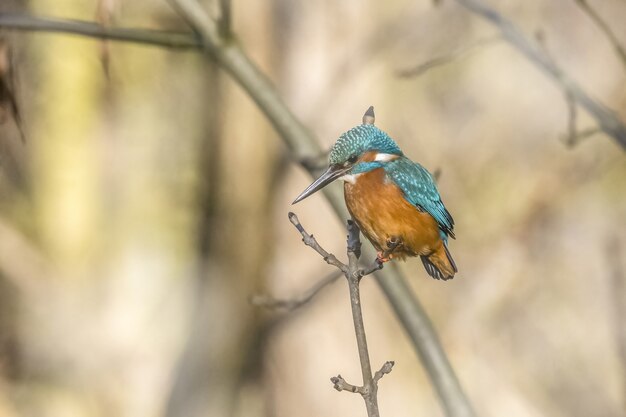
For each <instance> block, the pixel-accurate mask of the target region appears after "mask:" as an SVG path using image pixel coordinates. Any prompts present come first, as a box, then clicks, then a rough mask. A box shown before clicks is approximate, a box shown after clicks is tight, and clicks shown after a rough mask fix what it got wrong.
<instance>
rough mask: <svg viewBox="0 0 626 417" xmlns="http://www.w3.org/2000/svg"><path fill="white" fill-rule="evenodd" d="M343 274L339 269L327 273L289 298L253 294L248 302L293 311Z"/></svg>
mask: <svg viewBox="0 0 626 417" xmlns="http://www.w3.org/2000/svg"><path fill="white" fill-rule="evenodd" d="M342 276H343V272H341V270H339V271H335V272H333V273H332V274H329V275H328V276H326V277H325V278H323V279H322V280H320V281H318V282H316V283H315V284H313V286H311V288H309V289H308V290H306V291H304V292H303V293H302V294H301V295H299V296H298V297H295V298H291V299H278V298H273V297H272V296H269V295H265V294H258V295H254V296H253V297H252V298H251V300H250V302H251V303H252V304H253V305H255V306H259V307H265V308H271V309H285V310H287V311H293V310H295V309H297V308H299V307H302V306H303V305H305V304H306V303H308V302H309V301H311V300H312V299H313V298H314V297H315V296H316V295H317V294H319V293H320V292H321V291H322V290H323V289H324V288H326V287H328V286H329V285H330V284H332V283H334V282H336V281H337V280H338V279H339V278H341V277H342Z"/></svg>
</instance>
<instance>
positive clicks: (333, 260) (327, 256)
mask: <svg viewBox="0 0 626 417" xmlns="http://www.w3.org/2000/svg"><path fill="white" fill-rule="evenodd" d="M289 221H290V222H291V224H293V225H294V226H295V227H296V229H298V232H300V234H301V235H302V241H303V242H304V244H305V245H307V246H309V247H310V248H312V249H313V250H314V251H315V252H317V253H319V254H320V255H322V258H324V261H325V262H326V263H327V264H328V265H332V266H334V267H337V269H339V270H340V271H341V272H343V273H344V274H347V273H349V272H350V271H349V269H348V266H347V265H346V264H344V263H343V262H341V261H340V260H339V259H337V257H336V256H335V255H333V254H332V253H328V252H326V250H324V248H322V247H321V246H320V245H319V243H317V240H316V239H315V237H313V235H310V234H308V233H307V232H306V230H304V227H302V225H301V224H300V221H299V220H298V216H296V215H295V214H294V213H289Z"/></svg>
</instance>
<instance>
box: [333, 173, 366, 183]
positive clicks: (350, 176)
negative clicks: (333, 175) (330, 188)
mask: <svg viewBox="0 0 626 417" xmlns="http://www.w3.org/2000/svg"><path fill="white" fill-rule="evenodd" d="M359 175H362V173H360V174H347V175H344V176H343V177H339V179H340V180H342V181H345V182H349V183H350V184H356V179H357V178H358V177H359Z"/></svg>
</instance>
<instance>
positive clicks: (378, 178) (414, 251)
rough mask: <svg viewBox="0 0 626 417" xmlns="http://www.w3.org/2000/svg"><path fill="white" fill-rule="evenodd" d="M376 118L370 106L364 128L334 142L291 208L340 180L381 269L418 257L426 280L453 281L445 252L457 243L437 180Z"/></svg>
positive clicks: (450, 262) (451, 263)
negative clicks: (325, 162)
mask: <svg viewBox="0 0 626 417" xmlns="http://www.w3.org/2000/svg"><path fill="white" fill-rule="evenodd" d="M374 119H375V118H374V108H373V107H370V108H369V109H368V110H367V111H366V112H365V115H364V116H363V124H361V125H359V126H356V127H354V128H352V129H350V130H348V131H347V132H345V133H343V134H342V135H341V136H340V137H339V139H337V142H335V144H334V145H333V147H332V148H331V150H330V155H329V166H328V169H327V170H326V171H324V173H323V174H322V175H321V176H320V177H319V178H317V179H316V180H315V181H313V183H312V184H311V185H309V186H308V187H307V188H306V189H305V190H304V191H303V192H302V193H301V194H300V195H299V196H298V197H297V198H296V199H295V200H294V202H293V203H292V204H295V203H297V202H299V201H302V200H304V199H305V198H307V197H309V196H310V195H311V194H313V193H315V192H317V191H319V190H321V189H322V188H324V187H325V186H326V185H328V184H330V183H331V182H333V181H335V180H337V179H339V180H343V181H344V197H345V201H346V206H347V207H348V211H349V212H350V215H351V216H352V219H353V220H354V221H355V222H356V224H357V225H358V226H359V228H360V229H361V232H362V233H363V235H364V236H365V237H366V238H367V239H368V240H369V241H370V242H371V243H372V245H373V246H374V247H375V248H376V250H377V251H378V256H377V260H378V261H379V262H380V263H381V264H382V263H384V262H388V261H390V260H391V259H399V260H404V259H405V258H406V257H411V256H420V258H421V260H422V263H423V264H424V267H425V268H426V272H428V274H429V275H430V276H432V277H433V278H436V279H443V280H448V279H451V278H453V277H454V274H455V273H456V272H458V269H457V267H456V264H455V263H454V260H453V259H452V255H451V254H450V251H449V250H448V238H449V237H450V238H453V239H454V238H455V236H454V220H453V219H452V216H451V215H450V212H449V211H448V210H447V209H446V207H445V205H444V204H443V201H442V200H441V196H440V195H439V191H438V190H437V185H436V184H435V180H434V179H433V176H432V175H431V174H430V172H428V170H426V168H424V167H423V166H422V165H420V164H418V163H416V162H413V161H411V160H410V159H409V158H407V157H406V156H405V155H404V153H402V151H401V150H400V148H399V147H398V145H397V144H396V142H395V141H394V140H393V139H392V138H391V137H390V136H389V135H388V134H387V133H385V132H383V131H382V130H380V129H379V128H377V127H376V126H374Z"/></svg>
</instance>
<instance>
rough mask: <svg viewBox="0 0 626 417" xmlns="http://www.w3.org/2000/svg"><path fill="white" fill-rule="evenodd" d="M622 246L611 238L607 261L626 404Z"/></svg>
mask: <svg viewBox="0 0 626 417" xmlns="http://www.w3.org/2000/svg"><path fill="white" fill-rule="evenodd" d="M622 248H623V247H622V245H621V242H620V239H619V238H618V237H617V236H614V237H612V238H610V239H609V241H608V242H607V263H608V266H609V272H610V288H611V295H612V296H613V302H612V304H613V306H614V317H615V320H614V323H615V339H616V344H617V352H618V355H619V360H620V364H621V367H622V372H621V374H622V381H621V383H622V401H623V404H624V405H626V377H624V375H626V327H624V324H623V319H624V317H626V271H624V267H623V264H622V260H623V259H624V256H623V254H622V251H623V249H622Z"/></svg>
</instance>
